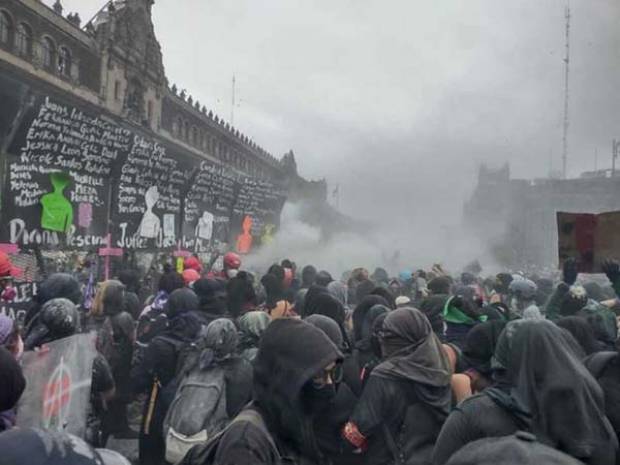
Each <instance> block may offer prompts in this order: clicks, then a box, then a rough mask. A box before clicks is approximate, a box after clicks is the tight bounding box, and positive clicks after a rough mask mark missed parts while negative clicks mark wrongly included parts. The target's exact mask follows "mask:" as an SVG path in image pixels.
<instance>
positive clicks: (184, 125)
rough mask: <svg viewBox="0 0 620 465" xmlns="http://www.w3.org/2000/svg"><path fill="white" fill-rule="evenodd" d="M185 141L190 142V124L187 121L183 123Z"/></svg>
mask: <svg viewBox="0 0 620 465" xmlns="http://www.w3.org/2000/svg"><path fill="white" fill-rule="evenodd" d="M183 139H185V140H186V141H189V123H188V122H187V121H183Z"/></svg>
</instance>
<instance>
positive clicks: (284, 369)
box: [0, 253, 620, 465]
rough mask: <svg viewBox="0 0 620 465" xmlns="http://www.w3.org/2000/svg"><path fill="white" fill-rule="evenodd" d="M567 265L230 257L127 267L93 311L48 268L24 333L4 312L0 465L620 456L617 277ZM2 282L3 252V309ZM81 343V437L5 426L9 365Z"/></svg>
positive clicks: (14, 400) (592, 461) (12, 421)
mask: <svg viewBox="0 0 620 465" xmlns="http://www.w3.org/2000/svg"><path fill="white" fill-rule="evenodd" d="M577 265H578V264H577V263H576V262H575V261H574V260H567V261H566V262H565V263H564V266H563V270H562V273H561V276H557V277H555V278H554V277H551V276H537V275H534V274H527V275H526V274H524V273H507V272H506V273H499V274H497V275H494V276H490V277H489V276H485V275H483V274H482V273H481V272H482V270H481V269H479V267H472V268H471V269H470V270H469V271H466V272H463V273H460V274H458V275H451V274H450V273H447V272H446V271H444V270H443V269H442V267H441V266H440V265H434V266H433V267H432V268H431V269H429V270H421V269H420V270H417V271H413V270H403V271H401V272H399V273H398V274H397V276H396V277H393V278H392V277H390V274H389V273H388V272H387V271H386V270H384V269H382V268H377V269H376V270H374V272H373V273H372V274H371V273H369V271H368V270H366V269H364V268H356V269H352V270H351V271H350V272H347V273H345V274H343V275H342V276H333V275H332V274H330V273H329V272H328V271H319V270H317V269H316V268H315V267H314V266H312V265H306V266H304V267H303V268H301V269H298V268H297V266H296V264H295V263H294V262H293V261H292V260H289V259H285V260H283V261H282V262H281V263H279V264H273V265H272V266H270V267H269V268H268V269H266V270H265V272H264V273H263V274H261V275H258V274H255V273H252V272H250V271H246V270H244V268H243V265H242V261H241V258H240V257H239V256H237V255H235V254H234V253H229V254H226V256H225V257H224V259H223V269H222V270H218V271H213V270H206V269H203V264H202V263H201V262H200V260H199V259H198V258H197V257H188V258H186V259H185V261H184V266H183V268H184V270H183V272H182V273H179V272H177V271H176V270H173V269H172V268H171V267H170V268H167V269H166V270H164V271H163V273H162V274H161V278H160V279H159V282H158V285H157V288H156V289H145V288H144V286H143V285H142V284H141V283H142V281H141V278H140V275H139V274H138V273H137V272H136V271H134V270H123V271H122V272H120V273H118V276H117V277H116V279H112V280H107V281H104V282H101V283H99V285H98V286H97V289H96V293H95V294H94V298H93V299H92V302H91V303H90V304H89V305H85V302H84V289H83V286H82V285H80V282H79V281H78V280H77V279H76V277H75V276H73V275H71V274H62V273H58V274H54V275H51V276H49V277H48V278H47V279H46V280H45V281H44V282H42V283H41V285H40V286H39V289H38V293H37V296H36V299H35V302H33V305H32V307H31V308H30V309H29V311H28V312H27V315H26V317H25V321H24V323H23V325H20V324H17V322H15V321H13V320H11V319H10V318H8V317H6V316H3V315H1V316H0V344H1V345H2V348H0V370H1V371H2V373H1V376H0V382H1V383H2V385H1V386H0V412H1V413H0V431H2V433H1V434H0V450H1V451H2V452H1V453H0V465H4V464H11V465H17V464H36V465H44V464H48V465H52V464H54V465H55V464H60V463H63V464H75V465H78V464H80V465H82V464H83V465H86V464H97V465H126V464H128V463H130V461H129V459H128V458H125V457H123V456H121V455H120V454H118V453H116V452H113V451H111V450H109V449H105V447H106V445H109V442H110V438H117V439H134V440H137V441H138V444H139V446H138V457H137V458H136V460H137V462H138V463H139V464H140V465H163V464H178V463H181V464H184V465H209V464H218V465H245V464H265V465H276V464H285V463H286V464H317V465H322V464H326V465H330V464H333V465H339V464H343V465H344V464H347V465H349V464H351V465H352V464H360V465H362V464H368V465H384V464H385V465H388V464H399V465H404V464H416V465H417V464H435V465H443V464H451V465H456V464H487V463H489V464H491V463H493V464H507V463H512V464H522V463H523V464H526V463H527V464H541V463H545V464H546V463H551V464H578V463H584V464H588V465H613V464H618V463H620V454H619V453H618V439H617V434H618V432H619V431H620V357H618V354H617V349H616V341H617V336H618V334H617V333H618V330H617V319H616V315H617V314H618V313H619V310H620V300H619V299H618V295H620V294H618V292H620V266H619V264H618V263H617V262H615V261H613V260H608V261H606V262H605V263H604V266H603V268H604V272H605V274H606V276H607V278H608V279H607V280H606V282H603V283H601V280H598V281H596V280H592V279H590V280H588V279H589V277H588V276H586V275H578V273H577ZM11 275H12V267H11V264H10V260H9V258H8V257H7V256H6V255H4V254H0V276H1V277H2V278H1V279H0V283H1V285H2V289H3V293H2V296H3V298H6V299H10V297H11ZM148 294H150V295H148ZM144 295H148V297H147V298H146V299H145V300H144V301H142V300H143V298H142V296H144ZM88 331H94V332H96V334H97V336H96V337H97V356H96V358H95V361H94V363H93V369H92V386H91V406H90V408H89V411H88V412H85V415H86V414H87V415H88V429H87V434H86V435H85V437H83V438H77V437H75V436H72V435H69V434H66V433H63V432H62V431H50V430H42V429H32V428H20V427H17V426H16V419H17V418H19V399H20V396H21V395H22V393H23V391H24V389H25V386H26V383H27V382H28V380H27V379H25V378H24V376H23V374H22V371H21V368H20V359H21V356H22V353H23V352H24V351H33V350H34V351H36V350H40V348H41V347H43V346H45V344H48V343H50V342H52V341H55V340H59V339H63V338H67V337H71V336H72V335H75V334H77V333H79V332H88ZM136 405H140V408H139V409H137V408H136V409H134V410H139V411H140V412H141V413H140V414H139V425H138V424H137V423H138V422H134V421H132V415H131V413H130V411H131V410H132V407H134V406H136ZM138 426H139V429H138V428H137V427H138ZM132 459H133V458H132Z"/></svg>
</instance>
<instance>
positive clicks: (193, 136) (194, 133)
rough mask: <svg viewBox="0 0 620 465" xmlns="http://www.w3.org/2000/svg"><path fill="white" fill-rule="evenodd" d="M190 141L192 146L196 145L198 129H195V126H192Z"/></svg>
mask: <svg viewBox="0 0 620 465" xmlns="http://www.w3.org/2000/svg"><path fill="white" fill-rule="evenodd" d="M191 143H192V145H194V146H196V145H198V129H196V126H192V139H191Z"/></svg>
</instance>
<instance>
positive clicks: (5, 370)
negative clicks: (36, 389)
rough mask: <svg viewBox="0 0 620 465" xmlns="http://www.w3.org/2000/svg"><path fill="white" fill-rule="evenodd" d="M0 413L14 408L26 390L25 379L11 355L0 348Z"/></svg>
mask: <svg viewBox="0 0 620 465" xmlns="http://www.w3.org/2000/svg"><path fill="white" fill-rule="evenodd" d="M0 382H1V385H0V387H1V388H0V411H4V410H9V409H12V408H13V407H15V404H17V402H18V401H19V398H20V397H21V395H22V394H23V392H24V389H26V379H25V378H24V374H23V373H22V369H21V367H20V366H19V363H17V361H16V360H15V357H13V354H11V352H9V351H8V350H7V349H5V348H4V347H0Z"/></svg>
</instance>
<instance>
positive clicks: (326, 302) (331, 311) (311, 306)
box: [305, 293, 351, 353]
mask: <svg viewBox="0 0 620 465" xmlns="http://www.w3.org/2000/svg"><path fill="white" fill-rule="evenodd" d="M310 315H324V316H326V317H328V318H331V319H332V320H333V321H335V322H336V324H337V325H338V327H339V328H340V334H341V338H342V341H343V346H342V349H343V350H344V351H345V352H348V353H350V352H351V342H350V341H349V335H348V334H347V330H346V328H345V320H346V318H347V313H346V311H345V309H344V305H342V304H341V303H340V302H339V301H338V300H337V299H336V298H335V297H332V295H331V294H329V293H323V294H318V295H317V296H316V297H315V298H314V299H312V300H311V301H310V302H309V303H308V304H307V305H306V311H305V317H308V316H310Z"/></svg>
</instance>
